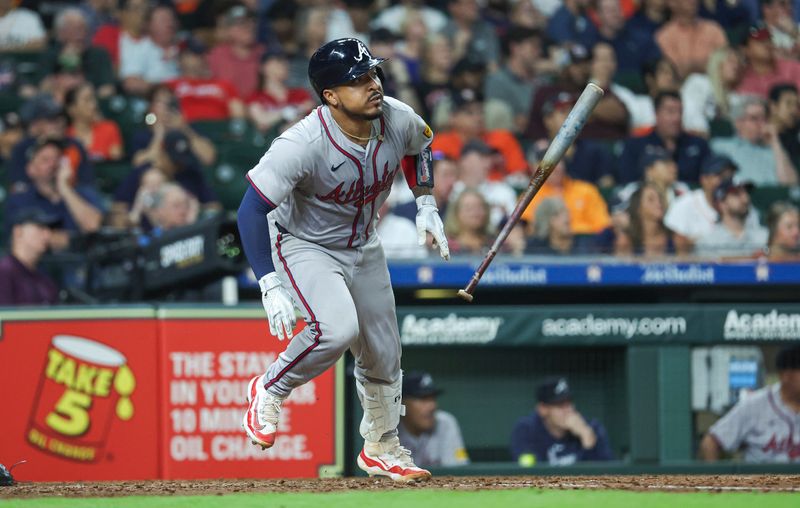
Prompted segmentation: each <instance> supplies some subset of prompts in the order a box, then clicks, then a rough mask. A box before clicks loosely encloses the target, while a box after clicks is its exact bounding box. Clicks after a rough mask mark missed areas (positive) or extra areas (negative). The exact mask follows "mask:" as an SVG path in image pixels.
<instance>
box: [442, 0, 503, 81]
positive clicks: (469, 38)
mask: <svg viewBox="0 0 800 508" xmlns="http://www.w3.org/2000/svg"><path fill="white" fill-rule="evenodd" d="M447 12H448V13H449V14H450V19H449V20H448V22H447V25H445V27H444V29H443V30H442V32H441V33H442V34H443V35H445V36H447V37H449V38H450V43H451V44H452V45H453V53H454V55H455V58H456V60H459V59H461V58H465V57H469V58H472V59H475V60H476V61H478V62H480V63H482V64H484V65H485V66H486V67H487V68H488V69H489V70H490V71H494V70H496V69H497V68H498V65H499V62H500V44H499V42H498V40H497V36H496V35H495V32H494V30H493V29H492V27H491V25H489V24H488V23H487V22H486V21H484V20H482V19H481V17H480V6H479V5H478V1H477V0H447Z"/></svg>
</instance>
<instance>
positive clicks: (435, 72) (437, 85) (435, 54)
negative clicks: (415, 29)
mask: <svg viewBox="0 0 800 508" xmlns="http://www.w3.org/2000/svg"><path fill="white" fill-rule="evenodd" d="M454 64H455V62H454V61H453V48H452V47H451V46H450V41H449V39H448V38H447V37H445V36H444V35H441V34H433V35H430V36H429V37H428V38H427V39H426V40H425V50H424V52H423V56H422V60H421V62H420V68H421V72H420V82H419V84H418V85H417V93H418V94H419V103H420V104H422V109H423V111H421V112H420V115H421V116H422V117H423V118H427V119H429V121H431V120H430V119H432V118H433V111H434V110H435V109H436V107H437V106H438V105H439V103H440V102H441V101H442V100H443V99H446V98H447V97H449V93H450V71H451V70H452V69H453V65H454ZM434 128H435V127H434Z"/></svg>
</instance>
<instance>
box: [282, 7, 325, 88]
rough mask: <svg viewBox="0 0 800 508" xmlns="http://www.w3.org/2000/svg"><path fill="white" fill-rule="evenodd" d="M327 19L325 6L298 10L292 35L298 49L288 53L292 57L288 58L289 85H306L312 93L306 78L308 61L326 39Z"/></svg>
mask: <svg viewBox="0 0 800 508" xmlns="http://www.w3.org/2000/svg"><path fill="white" fill-rule="evenodd" d="M327 20H328V10H327V9H326V8H325V7H321V6H319V7H308V8H306V9H304V10H302V11H301V12H300V16H299V19H298V21H297V33H296V34H295V35H294V40H296V41H297V48H298V49H297V50H296V51H295V52H294V53H290V54H291V55H292V57H291V58H290V59H289V81H288V85H289V86H293V87H301V86H302V87H306V88H308V91H309V92H311V93H314V88H313V87H312V86H311V83H310V81H309V79H308V61H309V59H310V58H311V56H312V55H313V54H314V51H316V50H317V48H319V47H320V46H322V45H323V44H325V42H327V41H328V39H327V35H326V33H325V32H326V30H325V29H326V27H327Z"/></svg>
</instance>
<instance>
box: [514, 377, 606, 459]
mask: <svg viewBox="0 0 800 508" xmlns="http://www.w3.org/2000/svg"><path fill="white" fill-rule="evenodd" d="M537 399H538V400H539V402H538V404H537V405H536V410H535V411H533V412H532V413H531V414H529V415H527V416H523V417H522V418H520V419H519V420H518V421H517V423H516V425H515V426H514V430H513V431H512V433H511V456H512V458H513V459H514V460H516V461H519V462H521V463H530V462H528V461H530V458H529V455H533V459H534V463H545V464H549V465H559V466H565V465H570V464H574V463H576V462H581V461H588V460H591V461H602V460H613V459H614V454H613V453H612V452H611V445H610V443H609V440H608V435H607V434H606V431H605V428H603V426H602V425H601V424H600V423H599V422H597V421H596V420H589V421H588V422H587V421H586V420H584V418H583V416H581V414H580V413H579V412H578V411H577V410H576V409H575V406H573V404H572V395H571V393H570V390H569V385H568V384H567V380H566V379H564V378H552V379H548V380H546V381H545V382H544V383H542V385H540V386H539V389H538V390H537Z"/></svg>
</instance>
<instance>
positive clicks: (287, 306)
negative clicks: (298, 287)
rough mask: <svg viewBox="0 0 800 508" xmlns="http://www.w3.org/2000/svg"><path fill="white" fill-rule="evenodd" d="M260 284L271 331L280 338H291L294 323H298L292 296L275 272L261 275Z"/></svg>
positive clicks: (262, 300)
mask: <svg viewBox="0 0 800 508" xmlns="http://www.w3.org/2000/svg"><path fill="white" fill-rule="evenodd" d="M258 286H259V287H260V288H261V303H262V304H264V310H265V311H267V319H268V320H269V331H270V333H272V335H274V336H276V337H278V340H283V339H284V337H285V338H287V339H289V340H291V339H292V336H293V333H292V332H293V331H294V325H295V324H297V316H296V315H295V312H294V302H293V301H292V296H291V295H290V294H289V292H288V291H286V289H284V287H283V286H282V285H281V280H280V278H278V274H277V273H275V272H271V273H268V274H266V275H265V276H263V277H261V279H259V281H258Z"/></svg>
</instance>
